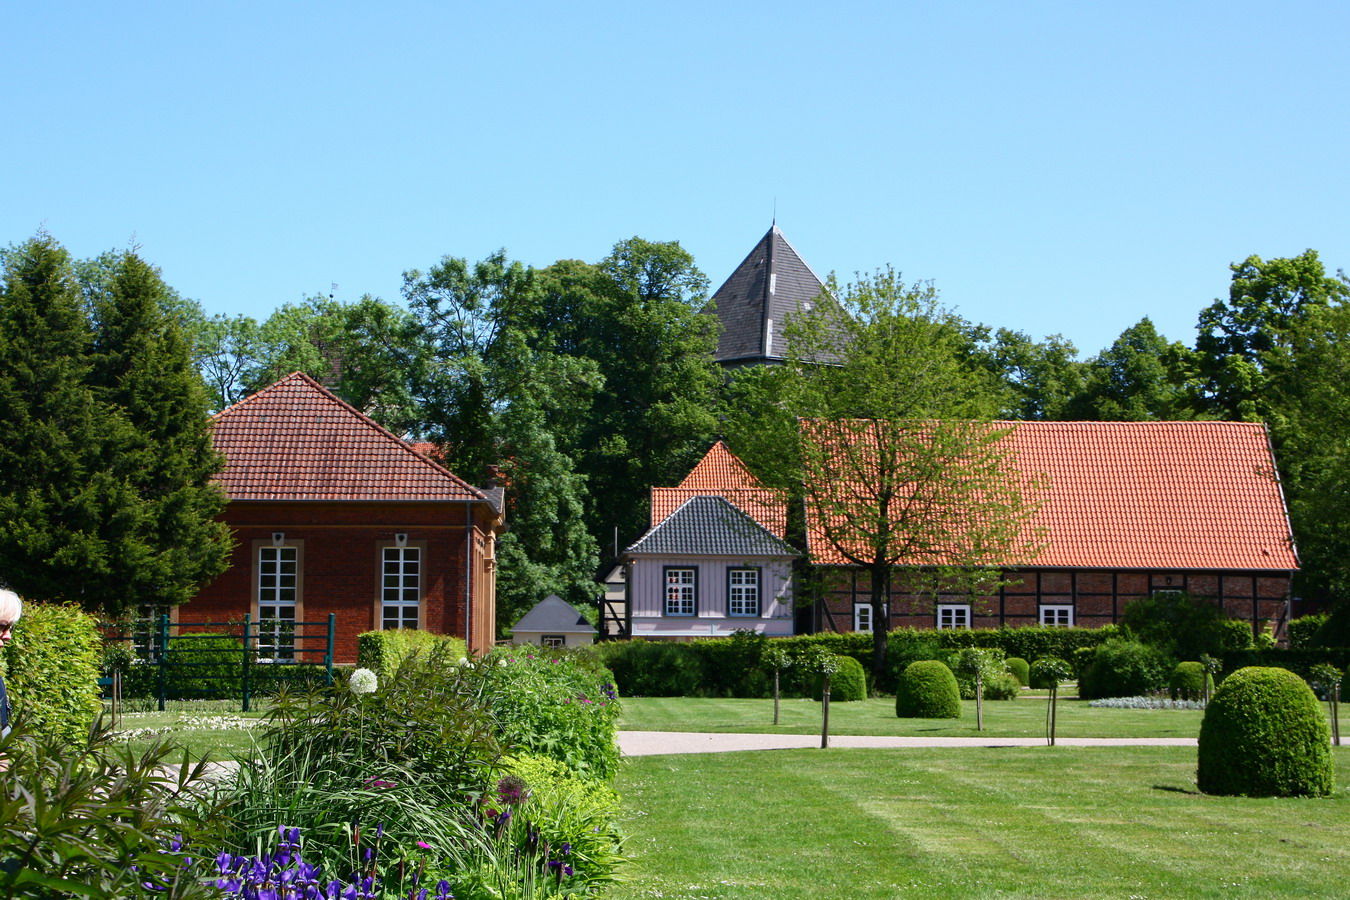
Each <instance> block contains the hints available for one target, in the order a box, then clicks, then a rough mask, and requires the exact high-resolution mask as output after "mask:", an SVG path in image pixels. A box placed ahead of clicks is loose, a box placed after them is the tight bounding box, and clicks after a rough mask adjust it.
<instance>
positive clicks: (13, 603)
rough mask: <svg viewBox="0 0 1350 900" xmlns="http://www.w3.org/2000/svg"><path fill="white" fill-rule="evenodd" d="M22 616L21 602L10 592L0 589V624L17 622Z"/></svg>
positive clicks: (16, 595) (17, 596)
mask: <svg viewBox="0 0 1350 900" xmlns="http://www.w3.org/2000/svg"><path fill="white" fill-rule="evenodd" d="M21 615H23V601H22V600H20V599H19V595H18V594H16V593H14V592H13V591H11V590H6V589H5V588H0V622H17V621H19V616H21Z"/></svg>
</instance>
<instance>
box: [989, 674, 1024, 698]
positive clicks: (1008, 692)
mask: <svg viewBox="0 0 1350 900" xmlns="http://www.w3.org/2000/svg"><path fill="white" fill-rule="evenodd" d="M1020 693H1022V682H1020V681H1018V680H1017V678H1016V677H1014V676H1012V675H993V676H991V677H989V678H986V679H985V680H984V699H986V700H1016V699H1017V695H1018V694H1020Z"/></svg>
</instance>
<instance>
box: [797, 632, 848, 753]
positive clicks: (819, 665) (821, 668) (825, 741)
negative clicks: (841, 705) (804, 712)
mask: <svg viewBox="0 0 1350 900" xmlns="http://www.w3.org/2000/svg"><path fill="white" fill-rule="evenodd" d="M802 665H803V667H804V668H805V669H806V670H807V671H808V672H818V673H820V748H821V749H822V750H824V749H826V748H828V747H829V746H830V677H831V676H832V675H834V673H835V672H838V671H839V657H837V656H835V655H834V654H833V653H831V652H830V651H828V650H826V649H825V648H824V647H816V648H814V652H812V653H811V654H810V655H809V656H807V657H806V658H805V660H803V661H802Z"/></svg>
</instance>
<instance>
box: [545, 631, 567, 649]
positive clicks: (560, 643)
mask: <svg viewBox="0 0 1350 900" xmlns="http://www.w3.org/2000/svg"><path fill="white" fill-rule="evenodd" d="M539 645H540V646H541V647H566V646H567V635H565V634H541V635H539Z"/></svg>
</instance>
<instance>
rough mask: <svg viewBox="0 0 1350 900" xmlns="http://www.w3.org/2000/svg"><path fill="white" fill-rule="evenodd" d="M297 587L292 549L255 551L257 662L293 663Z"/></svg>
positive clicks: (278, 548)
mask: <svg viewBox="0 0 1350 900" xmlns="http://www.w3.org/2000/svg"><path fill="white" fill-rule="evenodd" d="M299 584H300V565H299V558H298V556H297V553H296V548H294V547H261V548H259V549H258V658H259V659H264V660H293V659H295V610H296V601H297V598H298V591H299Z"/></svg>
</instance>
